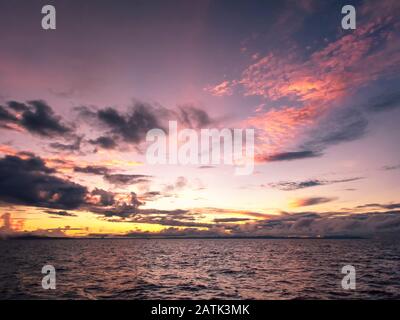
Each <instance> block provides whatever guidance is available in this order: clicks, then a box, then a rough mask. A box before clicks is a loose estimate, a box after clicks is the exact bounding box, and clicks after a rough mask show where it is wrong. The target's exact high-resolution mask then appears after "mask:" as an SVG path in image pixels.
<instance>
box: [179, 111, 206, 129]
mask: <svg viewBox="0 0 400 320" xmlns="http://www.w3.org/2000/svg"><path fill="white" fill-rule="evenodd" d="M178 120H179V122H180V123H181V125H183V126H184V127H187V128H192V129H201V128H204V127H207V126H209V125H210V124H212V123H214V120H212V119H211V118H210V116H209V115H208V113H207V112H206V111H204V110H202V109H199V108H196V107H193V106H191V105H186V106H180V107H178Z"/></svg>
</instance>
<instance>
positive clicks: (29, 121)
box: [20, 100, 71, 137]
mask: <svg viewBox="0 0 400 320" xmlns="http://www.w3.org/2000/svg"><path fill="white" fill-rule="evenodd" d="M28 105H29V108H28V109H27V110H25V111H24V112H23V113H22V115H21V116H22V118H21V120H20V124H21V125H22V126H23V127H24V128H25V129H27V130H28V131H29V132H31V133H35V134H39V135H42V136H46V137H53V136H62V135H64V134H66V133H70V132H71V128H69V127H67V126H66V125H64V124H62V122H61V118H60V117H58V116H56V115H55V114H54V111H53V110H52V109H51V107H50V106H48V105H47V104H46V102H44V101H41V100H35V101H30V102H28Z"/></svg>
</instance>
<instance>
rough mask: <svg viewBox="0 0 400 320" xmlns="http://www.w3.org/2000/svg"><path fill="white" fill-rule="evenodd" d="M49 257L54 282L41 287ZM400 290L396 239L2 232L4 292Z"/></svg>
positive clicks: (304, 295)
mask: <svg viewBox="0 0 400 320" xmlns="http://www.w3.org/2000/svg"><path fill="white" fill-rule="evenodd" d="M46 264H50V265H53V266H54V268H55V269H56V289H55V290H44V289H43V288H42V285H41V282H42V277H43V276H44V275H43V274H42V273H41V270H42V267H43V266H44V265H46ZM345 265H352V266H354V267H355V269H356V289H355V290H350V291H346V290H344V289H342V286H341V281H342V278H343V277H344V274H342V273H341V269H342V267H343V266H345ZM399 298H400V244H399V243H398V242H396V241H388V240H386V241H383V240H322V239H321V240H318V239H307V240H302V239H292V240H286V239H282V240H270V239H196V240H193V239H178V240H175V239H151V240H145V239H116V240H114V239H99V240H94V239H93V240H90V239H87V240H3V241H0V299H399Z"/></svg>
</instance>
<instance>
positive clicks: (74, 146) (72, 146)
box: [50, 137, 83, 152]
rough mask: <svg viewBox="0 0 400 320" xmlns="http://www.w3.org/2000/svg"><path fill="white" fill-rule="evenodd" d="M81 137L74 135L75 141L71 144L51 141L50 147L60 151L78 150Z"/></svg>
mask: <svg viewBox="0 0 400 320" xmlns="http://www.w3.org/2000/svg"><path fill="white" fill-rule="evenodd" d="M82 139H83V137H76V138H75V141H74V142H73V143H71V144H65V143H59V142H53V143H50V147H51V148H53V149H57V150H61V151H70V152H74V151H79V150H80V148H81V143H82Z"/></svg>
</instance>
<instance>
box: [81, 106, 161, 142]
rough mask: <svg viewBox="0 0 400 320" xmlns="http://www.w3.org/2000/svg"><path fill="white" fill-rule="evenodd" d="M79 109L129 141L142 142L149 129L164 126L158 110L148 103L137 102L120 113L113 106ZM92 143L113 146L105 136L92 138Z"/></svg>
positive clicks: (113, 133) (84, 114)
mask: <svg viewBox="0 0 400 320" xmlns="http://www.w3.org/2000/svg"><path fill="white" fill-rule="evenodd" d="M77 110H78V112H79V113H80V114H81V115H82V116H84V117H86V118H89V119H95V120H96V121H97V123H99V124H100V126H102V127H105V128H106V129H109V132H108V133H109V134H111V135H114V136H117V137H119V138H121V139H122V140H123V141H125V142H128V143H133V144H138V143H141V142H142V141H144V140H145V137H146V134H147V132H148V131H149V130H151V129H154V128H163V127H162V126H161V123H160V121H159V119H158V117H159V116H158V114H157V110H156V109H155V108H153V107H152V106H151V105H148V104H143V103H136V104H135V105H134V106H133V107H132V108H131V109H130V110H129V111H128V112H127V113H120V112H119V111H118V110H116V109H115V108H112V107H108V108H104V109H99V110H91V109H89V108H87V107H80V108H77ZM92 144H100V145H103V146H108V147H110V146H113V143H112V141H111V140H109V139H105V138H104V136H102V137H99V138H97V139H95V140H92Z"/></svg>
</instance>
